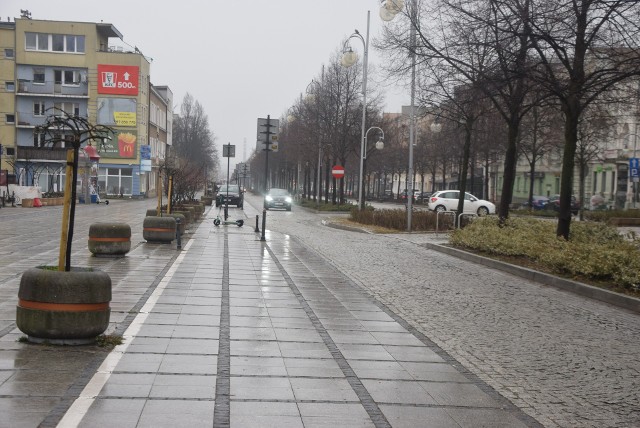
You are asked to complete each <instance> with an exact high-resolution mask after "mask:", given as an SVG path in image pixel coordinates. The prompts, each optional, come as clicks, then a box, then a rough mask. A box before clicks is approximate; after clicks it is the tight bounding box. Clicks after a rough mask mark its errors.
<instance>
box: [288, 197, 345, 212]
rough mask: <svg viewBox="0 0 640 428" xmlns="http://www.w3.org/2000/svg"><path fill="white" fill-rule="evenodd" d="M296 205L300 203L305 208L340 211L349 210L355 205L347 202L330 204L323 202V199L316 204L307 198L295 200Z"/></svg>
mask: <svg viewBox="0 0 640 428" xmlns="http://www.w3.org/2000/svg"><path fill="white" fill-rule="evenodd" d="M297 204H298V205H300V206H301V207H305V208H311V209H314V210H315V209H317V210H318V211H342V212H349V211H350V210H351V208H353V207H354V206H355V205H354V204H352V203H350V202H347V203H345V204H335V205H334V204H332V203H328V204H326V203H324V201H321V202H320V204H319V205H316V201H314V200H307V199H302V200H300V201H298V202H297Z"/></svg>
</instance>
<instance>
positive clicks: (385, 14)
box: [380, 6, 396, 22]
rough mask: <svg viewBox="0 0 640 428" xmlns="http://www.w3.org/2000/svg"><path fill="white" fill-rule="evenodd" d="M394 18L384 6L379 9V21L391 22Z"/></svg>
mask: <svg viewBox="0 0 640 428" xmlns="http://www.w3.org/2000/svg"><path fill="white" fill-rule="evenodd" d="M395 16H396V14H395V13H393V12H392V11H390V10H389V9H387V8H386V7H385V6H381V7H380V19H382V20H383V21H386V22H388V21H391V20H393V18H395Z"/></svg>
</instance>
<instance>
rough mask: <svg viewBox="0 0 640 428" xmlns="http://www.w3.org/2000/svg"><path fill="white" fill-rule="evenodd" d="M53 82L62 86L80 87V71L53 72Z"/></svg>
mask: <svg viewBox="0 0 640 428" xmlns="http://www.w3.org/2000/svg"><path fill="white" fill-rule="evenodd" d="M53 81H54V83H56V84H62V85H74V86H78V85H80V71H78V70H53Z"/></svg>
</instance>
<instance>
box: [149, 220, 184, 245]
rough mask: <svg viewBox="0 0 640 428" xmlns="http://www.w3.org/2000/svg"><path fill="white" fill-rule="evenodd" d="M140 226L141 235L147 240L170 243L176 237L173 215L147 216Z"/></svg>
mask: <svg viewBox="0 0 640 428" xmlns="http://www.w3.org/2000/svg"><path fill="white" fill-rule="evenodd" d="M142 227H143V229H142V237H143V238H144V239H145V240H146V241H147V242H158V243H162V244H170V243H171V242H172V241H173V240H174V239H176V219H175V218H173V217H153V216H148V217H145V218H144V222H143V223H142Z"/></svg>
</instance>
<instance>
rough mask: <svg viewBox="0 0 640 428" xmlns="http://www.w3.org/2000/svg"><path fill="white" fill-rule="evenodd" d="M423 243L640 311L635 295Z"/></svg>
mask: <svg viewBox="0 0 640 428" xmlns="http://www.w3.org/2000/svg"><path fill="white" fill-rule="evenodd" d="M423 245H424V246H425V247H426V248H429V249H430V250H435V251H438V252H440V253H444V254H448V255H450V256H454V257H458V258H460V259H463V260H467V261H470V262H473V263H477V264H480V265H483V266H487V267H490V268H493V269H497V270H501V271H503V272H507V273H510V274H512V275H516V276H519V277H521V278H525V279H528V280H530V281H534V282H537V283H540V284H544V285H548V286H550V287H555V288H558V289H560V290H564V291H569V292H571V293H574V294H578V295H580V296H584V297H588V298H590V299H595V300H599V301H601V302H605V303H609V304H610V305H614V306H618V307H620V308H624V309H628V310H630V311H633V312H636V313H640V299H638V298H635V297H631V296H626V295H624V294H619V293H614V292H612V291H608V290H605V289H602V288H598V287H594V286H592V285H588V284H583V283H581V282H577V281H572V280H570V279H564V278H559V277H557V276H554V275H550V274H547V273H543V272H538V271H535V270H532V269H528V268H523V267H520V266H516V265H512V264H510V263H505V262H501V261H498V260H494V259H490V258H488V257H483V256H479V255H476V254H473V253H468V252H466V251H462V250H458V249H457V248H452V247H447V246H444V245H439V244H432V243H426V244H423Z"/></svg>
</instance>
